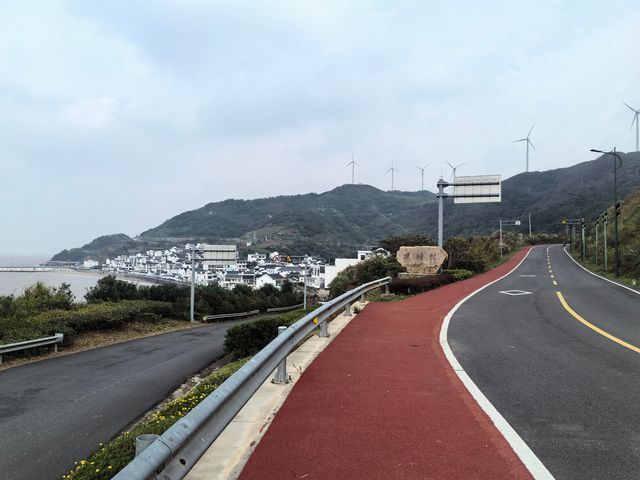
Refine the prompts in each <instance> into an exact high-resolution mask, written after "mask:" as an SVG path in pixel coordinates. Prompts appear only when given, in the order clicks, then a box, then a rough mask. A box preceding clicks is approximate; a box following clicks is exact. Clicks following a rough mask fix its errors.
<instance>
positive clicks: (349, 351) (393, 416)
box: [240, 250, 531, 480]
mask: <svg viewBox="0 0 640 480" xmlns="http://www.w3.org/2000/svg"><path fill="white" fill-rule="evenodd" d="M525 253H526V250H525V251H521V252H519V253H518V254H516V255H515V256H514V257H513V258H511V259H510V260H509V261H508V262H506V263H505V264H504V265H502V266H500V267H498V268H496V269H494V270H492V271H490V272H487V273H485V274H483V275H479V276H477V277H474V278H471V279H468V280H465V281H463V282H457V283H454V284H451V285H447V286H445V287H442V288H439V289H437V290H433V291H430V292H426V293H423V294H421V295H417V296H415V297H412V298H410V299H407V300H405V301H402V302H389V303H370V304H368V305H367V307H366V308H365V309H364V311H363V312H362V313H360V314H358V315H357V316H356V317H355V319H354V320H353V321H352V322H351V323H350V324H349V325H348V326H347V327H346V328H345V329H344V330H343V331H342V333H341V334H340V335H339V336H338V337H337V338H336V339H335V340H334V341H333V342H332V343H331V344H330V345H329V346H328V347H327V349H326V350H325V351H324V352H322V353H321V354H320V356H319V357H318V358H317V359H316V360H315V361H314V362H313V363H312V364H311V365H310V366H309V368H308V369H307V370H306V372H305V373H304V375H302V377H301V379H300V380H299V382H298V384H297V385H296V386H295V388H294V389H293V391H292V392H291V394H290V395H289V397H288V398H287V400H286V402H285V404H284V405H283V407H282V408H281V409H280V411H279V412H278V414H277V415H276V418H275V420H274V421H273V423H272V424H271V426H270V427H269V429H268V431H267V432H266V434H265V436H264V437H263V438H262V440H261V441H260V443H259V444H258V446H257V447H256V450H255V451H254V453H253V454H252V456H251V458H250V459H249V462H248V463H247V465H246V466H245V468H244V470H243V472H242V474H241V476H240V478H241V479H244V480H253V479H256V480H257V479H260V480H269V479H274V480H275V479H277V480H282V479H292V480H295V479H305V480H316V479H323V480H325V479H350V480H354V479H368V480H370V479H385V480H387V479H394V478H395V479H421V480H424V479H439V480H441V479H465V480H467V479H491V480H496V479H503V478H508V479H530V478H531V475H530V474H529V473H528V471H527V469H526V468H525V467H524V465H523V464H522V463H521V462H520V460H519V459H518V457H517V456H516V455H515V453H514V452H513V450H512V449H511V447H510V446H509V444H508V443H507V442H506V441H505V440H504V438H503V437H502V435H501V434H500V433H499V432H498V431H497V430H496V428H495V426H494V425H493V423H492V422H491V420H490V419H489V417H487V415H486V414H485V413H484V412H483V411H482V410H481V409H480V407H479V406H478V405H477V404H476V402H475V400H473V398H472V397H471V395H470V394H469V393H468V392H467V390H466V388H465V387H464V386H463V384H462V382H461V381H460V380H459V378H458V377H457V375H456V374H455V372H454V371H453V370H452V368H451V366H450V365H449V363H448V361H447V360H446V358H445V356H444V352H443V351H442V348H441V346H440V343H439V339H438V337H439V333H440V328H441V325H442V321H443V319H444V316H445V315H446V314H447V312H448V311H449V310H450V309H451V308H452V307H453V306H454V305H455V304H456V303H457V302H458V301H459V300H461V299H462V298H464V297H465V296H467V295H468V294H469V293H471V292H473V291H474V290H476V289H478V288H479V287H481V286H482V285H485V284H486V283H489V282H490V281H492V280H494V279H496V278H498V277H500V276H502V275H504V274H505V273H507V272H508V271H509V270H511V269H512V268H513V267H514V266H515V265H516V264H517V263H518V262H519V261H520V260H521V259H522V258H523V257H524V255H525Z"/></svg>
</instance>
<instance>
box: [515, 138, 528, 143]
mask: <svg viewBox="0 0 640 480" xmlns="http://www.w3.org/2000/svg"><path fill="white" fill-rule="evenodd" d="M525 140H526V138H521V139H520V140H514V141H513V142H512V143H516V142H524V141H525Z"/></svg>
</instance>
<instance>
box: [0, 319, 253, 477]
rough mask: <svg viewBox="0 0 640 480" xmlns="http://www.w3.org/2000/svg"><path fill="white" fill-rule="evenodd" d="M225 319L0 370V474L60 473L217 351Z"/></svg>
mask: <svg viewBox="0 0 640 480" xmlns="http://www.w3.org/2000/svg"><path fill="white" fill-rule="evenodd" d="M237 323H241V322H228V323H227V322H225V323H223V324H222V323H220V324H214V325H209V326H206V327H201V328H194V329H187V330H181V331H177V332H171V333H166V334H162V335H156V336H152V337H147V338H143V339H138V340H132V341H128V342H124V343H119V344H115V345H110V346H107V347H102V348H96V349H93V350H88V351H84V352H79V353H75V354H72V355H66V356H62V357H57V358H52V359H49V360H45V361H41V362H36V363H31V364H27V365H23V366H20V367H14V368H11V369H8V370H4V371H0V452H2V454H1V455H0V472H1V473H0V477H2V478H7V479H11V480H33V479H59V478H61V477H62V475H64V474H65V473H66V472H67V471H68V470H70V469H71V468H73V466H74V461H77V460H80V459H81V458H84V457H86V456H87V455H89V454H91V453H92V452H93V451H95V450H96V449H97V448H98V445H99V443H100V442H106V441H108V440H109V439H110V438H112V437H113V436H114V435H116V434H117V433H118V432H120V431H121V430H123V429H124V428H125V427H126V426H127V425H128V424H129V423H131V422H132V421H133V420H135V419H137V418H138V417H140V416H141V415H143V414H144V413H145V412H147V411H148V410H149V409H150V408H152V407H153V406H154V405H156V404H157V403H158V402H160V401H162V400H164V399H165V398H166V397H167V395H168V394H169V393H170V392H172V391H173V390H175V388H177V387H178V386H179V385H180V384H181V383H182V382H183V380H184V379H185V378H186V377H188V376H189V375H190V374H192V373H195V372H198V371H199V370H201V369H203V368H205V367H206V366H207V365H210V364H211V363H212V362H213V361H215V360H216V359H218V358H220V357H221V356H222V355H223V346H222V345H223V340H224V333H225V332H226V330H227V329H228V328H229V327H231V326H233V325H235V324H237Z"/></svg>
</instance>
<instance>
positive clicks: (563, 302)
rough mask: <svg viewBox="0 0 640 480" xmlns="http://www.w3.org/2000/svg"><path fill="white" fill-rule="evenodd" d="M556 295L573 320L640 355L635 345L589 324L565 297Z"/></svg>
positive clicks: (559, 294)
mask: <svg viewBox="0 0 640 480" xmlns="http://www.w3.org/2000/svg"><path fill="white" fill-rule="evenodd" d="M556 294H557V295H558V299H559V300H560V303H561V304H562V306H563V307H564V309H565V310H566V311H567V312H569V313H570V314H571V315H572V316H573V318H575V319H576V320H578V321H579V322H580V323H582V324H583V325H586V326H587V327H589V328H590V329H591V330H593V331H594V332H596V333H599V334H600V335H602V336H603V337H607V338H608V339H609V340H611V341H614V342H616V343H617V344H618V345H622V346H623V347H626V348H628V349H629V350H633V351H634V352H636V353H640V348H638V347H636V346H635V345H631V344H630V343H627V342H625V341H624V340H620V339H619V338H618V337H614V336H613V335H611V334H610V333H608V332H605V331H604V330H602V329H601V328H598V327H596V326H595V325H594V324H593V323H589V322H587V321H586V320H585V319H584V318H582V317H581V316H580V315H578V314H577V313H576V312H575V311H574V310H573V309H572V308H571V307H570V306H569V304H568V303H567V302H566V300H565V299H564V297H563V296H562V293H560V292H556Z"/></svg>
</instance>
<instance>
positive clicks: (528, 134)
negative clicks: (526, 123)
mask: <svg viewBox="0 0 640 480" xmlns="http://www.w3.org/2000/svg"><path fill="white" fill-rule="evenodd" d="M535 126H536V124H535V122H534V124H533V125H531V130H529V133H527V138H529V136H530V135H531V132H533V127H535Z"/></svg>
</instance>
